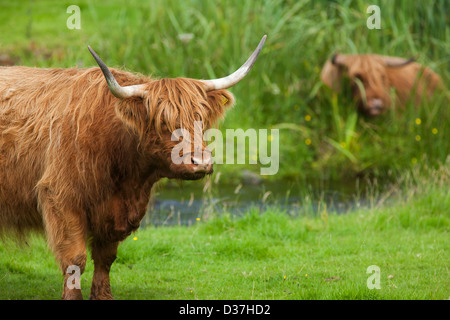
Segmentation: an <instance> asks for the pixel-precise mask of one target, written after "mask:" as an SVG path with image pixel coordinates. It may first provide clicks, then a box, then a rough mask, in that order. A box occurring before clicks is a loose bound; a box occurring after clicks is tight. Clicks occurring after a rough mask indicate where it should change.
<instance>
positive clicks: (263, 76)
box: [0, 0, 450, 180]
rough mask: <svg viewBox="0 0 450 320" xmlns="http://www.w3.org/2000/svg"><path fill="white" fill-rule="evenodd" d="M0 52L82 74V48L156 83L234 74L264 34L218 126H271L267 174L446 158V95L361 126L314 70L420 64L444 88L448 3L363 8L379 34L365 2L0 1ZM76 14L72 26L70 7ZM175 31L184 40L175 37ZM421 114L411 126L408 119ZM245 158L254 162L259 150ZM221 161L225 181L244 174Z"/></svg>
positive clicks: (393, 169) (364, 170)
mask: <svg viewBox="0 0 450 320" xmlns="http://www.w3.org/2000/svg"><path fill="white" fill-rule="evenodd" d="M0 4H1V5H0V6H1V10H0V21H1V23H0V35H1V36H0V54H6V56H9V57H12V58H14V59H15V60H16V63H17V64H22V65H28V66H37V67H73V66H78V67H87V66H94V65H95V62H94V60H93V59H92V57H91V55H90V54H89V52H88V50H87V45H91V46H92V47H93V48H94V49H95V50H97V52H98V53H99V54H100V56H101V57H102V58H103V59H104V60H105V61H106V63H107V64H108V65H109V66H111V67H122V68H126V69H128V70H133V71H136V72H140V73H143V74H152V75H153V76H156V77H179V76H185V77H191V78H202V79H204V78H214V77H221V76H224V75H227V74H229V73H230V72H232V71H234V70H235V69H236V68H237V67H238V66H240V64H242V63H243V62H244V61H245V59H246V58H247V57H248V55H249V54H250V53H251V52H252V50H253V49H254V48H255V46H256V45H257V43H258V42H259V40H260V39H261V37H262V36H263V35H264V34H267V35H268V39H267V42H266V45H265V47H264V50H263V51H262V53H261V56H260V57H259V59H258V61H257V63H256V65H255V68H254V69H253V70H252V72H251V74H250V75H249V76H248V77H247V78H246V79H245V81H242V82H241V83H240V84H239V85H237V86H235V87H233V88H232V89H231V91H232V92H233V93H234V95H235V96H236V101H237V104H236V106H235V108H234V110H232V111H230V112H229V113H228V114H227V117H226V119H225V121H224V122H223V123H222V124H221V125H220V128H232V129H237V128H243V129H244V130H246V129H248V128H256V129H260V128H262V129H269V128H280V170H279V172H278V174H277V175H275V176H269V177H267V178H271V179H280V178H291V179H295V178H297V179H302V178H311V177H314V178H316V177H320V178H324V179H340V178H342V177H347V178H348V177H354V176H356V175H359V176H361V175H363V176H364V175H365V176H369V175H370V176H377V177H382V176H387V175H388V174H394V175H396V174H398V173H400V172H403V171H404V170H409V169H410V168H411V167H414V166H421V165H426V166H438V165H439V164H442V163H444V162H445V161H446V157H447V155H448V153H449V151H450V150H449V143H448V135H449V134H450V129H449V126H448V125H447V124H448V119H449V117H450V115H449V109H448V102H449V101H448V99H447V98H446V97H445V96H444V95H442V96H438V97H436V98H435V99H434V100H432V101H424V103H423V104H422V105H421V106H420V108H417V109H416V108H414V107H412V106H409V107H408V108H407V110H405V111H404V112H401V113H400V114H395V113H389V114H387V115H385V116H383V117H380V118H379V119H375V120H374V119H366V118H364V117H361V116H358V115H357V114H356V113H355V107H354V106H353V105H352V101H351V98H350V97H349V95H348V94H343V95H338V96H336V95H334V94H333V93H332V92H331V91H330V90H328V88H326V87H325V86H323V85H322V83H321V81H320V78H319V74H320V70H321V68H322V66H323V64H324V63H325V61H326V60H327V59H329V58H330V56H331V55H332V54H333V53H334V52H336V51H339V52H341V53H379V54H386V55H394V56H401V57H410V56H417V57H418V61H419V62H421V63H423V64H424V65H427V66H429V67H431V68H432V69H434V70H435V71H437V72H438V73H440V75H441V76H442V78H443V80H444V82H445V83H448V82H449V79H450V72H449V68H448V63H449V56H448V52H450V30H449V28H450V27H449V26H450V23H449V15H448V3H447V2H446V1H445V0H425V1H406V0H397V1H389V0H382V1H379V0H377V1H372V2H371V3H370V4H374V5H379V6H380V8H381V29H379V30H377V29H374V30H370V29H368V28H367V26H366V22H367V19H368V17H369V16H370V14H368V13H367V12H366V10H367V6H368V4H367V3H366V1H363V0H353V1H325V0H322V1H305V0H299V1H284V0H266V1H237V0H232V1H230V0H220V1H204V0H190V1H179V0H170V1H167V0H152V1H136V0H127V1H121V0H114V1H91V0H81V1H70V2H65V1H52V0H44V1H38V2H37V1H25V0H22V1H13V2H11V1H6V0H0ZM72 4H75V5H78V6H79V7H80V10H81V29H79V30H77V29H73V30H70V29H68V28H67V26H66V21H67V20H68V18H69V17H70V16H71V14H70V13H67V12H66V11H67V7H68V6H69V5H72ZM183 34H192V36H193V37H192V39H191V40H190V41H188V40H184V41H183V40H182V39H183V37H182V35H183ZM417 119H419V120H417ZM247 157H253V158H254V157H258V155H257V154H256V155H255V154H251V155H247ZM246 163H247V165H226V164H225V165H220V166H218V167H217V169H218V170H217V171H222V172H224V173H229V174H224V175H222V179H224V180H225V179H229V180H232V179H234V178H235V177H239V173H240V171H241V170H242V169H243V168H247V169H249V170H252V171H254V172H259V165H249V164H248V163H249V161H246Z"/></svg>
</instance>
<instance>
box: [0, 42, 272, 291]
mask: <svg viewBox="0 0 450 320" xmlns="http://www.w3.org/2000/svg"><path fill="white" fill-rule="evenodd" d="M265 39H266V36H264V37H263V38H262V40H261V42H260V43H259V45H258V47H257V49H256V50H255V51H254V52H253V54H252V55H251V56H250V58H249V59H248V60H247V62H246V63H245V64H244V65H243V66H242V67H241V68H239V69H238V70H237V71H236V72H234V73H232V74H231V75H229V76H227V77H224V78H220V79H213V80H194V79H187V78H176V79H151V78H147V77H141V76H137V75H134V74H132V73H129V72H125V71H120V70H115V69H111V70H110V69H108V67H107V66H106V65H105V64H104V63H103V62H102V61H101V60H100V58H99V57H98V56H97V54H96V53H95V52H94V51H93V50H92V49H91V48H89V50H90V51H91V53H92V55H93V56H94V58H95V60H96V61H97V63H98V65H99V66H100V69H99V68H87V69H76V68H72V69H38V68H28V67H2V68H0V231H1V232H2V233H9V232H8V231H11V232H10V233H11V234H13V235H18V236H23V235H25V233H27V232H28V231H29V230H33V229H34V230H36V229H37V230H41V231H44V232H45V234H46V236H47V240H48V244H49V246H50V248H51V249H52V251H53V252H54V253H55V255H56V257H57V260H58V261H59V263H60V266H61V269H62V272H63V274H64V275H65V279H64V287H63V295H62V297H63V299H82V298H83V297H82V294H81V290H80V289H79V288H77V287H73V285H72V284H71V285H70V286H68V282H67V280H68V278H69V279H71V278H72V276H71V275H70V274H69V273H67V270H68V268H69V267H70V270H71V271H73V270H76V269H77V268H79V269H78V270H79V271H80V273H82V272H83V270H84V268H85V264H86V247H87V243H88V239H89V244H90V247H91V251H92V258H93V260H94V276H93V280H92V287H91V293H90V298H91V299H112V295H111V288H110V282H109V270H110V267H111V264H112V263H113V261H114V260H115V258H116V253H117V247H118V245H119V242H121V241H122V240H124V239H125V238H126V237H127V236H129V235H130V234H131V232H133V231H135V230H136V229H137V228H138V227H139V224H140V221H141V219H142V218H143V216H144V214H145V212H146V208H147V204H148V201H149V198H150V192H151V189H152V186H153V185H154V184H155V183H156V182H157V181H158V180H160V179H161V178H163V177H167V178H173V179H190V180H195V179H200V178H202V177H204V176H205V175H207V174H210V173H211V172H212V160H211V153H210V152H209V151H208V150H207V149H206V148H205V145H204V144H203V141H202V148H203V150H202V153H201V154H202V155H203V156H202V157H201V158H200V159H199V158H198V157H195V156H194V153H195V152H194V151H193V144H192V148H191V150H190V151H192V152H191V153H188V154H180V156H183V157H189V158H188V159H189V161H187V162H186V161H183V162H182V163H180V164H176V163H174V162H173V161H171V151H172V149H173V147H174V146H175V144H177V143H178V142H176V141H172V132H174V130H176V129H179V128H183V129H185V130H187V131H188V132H190V133H191V134H193V132H194V122H195V121H202V124H203V127H204V128H205V129H206V128H207V127H208V126H211V125H212V124H213V123H214V122H215V121H216V120H217V119H218V118H219V117H220V116H222V114H223V113H224V111H225V109H226V108H228V107H230V106H231V105H232V104H233V102H234V99H233V96H232V94H231V93H230V92H228V91H227V90H225V89H227V88H229V87H231V86H233V85H235V84H236V83H238V82H239V81H240V80H241V79H242V78H243V77H244V76H245V75H246V74H247V73H248V72H249V71H250V68H251V67H252V66H253V64H254V62H255V60H256V58H257V56H258V54H259V52H260V51H261V49H262V46H263V44H264V41H265ZM103 77H105V78H106V82H105V79H104V78H103ZM119 83H120V85H119ZM183 138H184V137H183ZM192 140H194V139H192ZM202 140H203V139H202ZM189 143H190V144H191V142H189ZM196 147H197V146H196ZM182 151H183V150H182ZM74 268H75V269H74Z"/></svg>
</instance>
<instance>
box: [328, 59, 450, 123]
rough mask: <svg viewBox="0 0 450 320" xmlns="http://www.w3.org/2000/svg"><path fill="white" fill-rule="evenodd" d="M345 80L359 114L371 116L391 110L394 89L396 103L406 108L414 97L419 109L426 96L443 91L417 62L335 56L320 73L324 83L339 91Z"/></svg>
mask: <svg viewBox="0 0 450 320" xmlns="http://www.w3.org/2000/svg"><path fill="white" fill-rule="evenodd" d="M344 76H345V77H348V78H349V79H350V80H351V86H352V94H353V97H354V99H355V100H356V102H357V104H358V108H359V111H361V112H362V113H364V114H367V115H369V116H377V115H380V114H382V113H384V112H385V111H386V110H387V109H388V108H389V107H390V106H391V104H392V101H391V95H390V91H391V88H394V89H395V92H396V98H397V99H398V100H397V101H398V103H399V104H400V106H402V107H403V106H404V105H405V103H406V102H407V101H408V100H409V99H410V98H411V95H412V94H413V93H415V95H414V96H412V98H413V99H414V103H415V104H416V105H417V104H419V102H420V100H421V98H422V96H423V95H424V93H426V95H427V96H430V95H431V94H432V93H433V92H434V91H435V90H436V89H437V88H439V87H440V88H442V87H443V85H442V81H441V78H440V77H439V76H438V75H437V74H436V73H434V72H433V71H431V70H430V69H429V68H426V67H423V66H421V65H420V64H418V63H416V62H414V59H409V60H407V59H403V58H397V57H387V56H380V55H375V54H354V55H346V54H335V55H334V56H333V57H332V58H331V60H328V61H327V62H326V63H325V65H324V67H323V69H322V73H321V78H322V81H323V82H324V83H325V84H326V85H328V86H329V87H330V88H332V89H333V90H335V91H340V88H341V79H342V77H344Z"/></svg>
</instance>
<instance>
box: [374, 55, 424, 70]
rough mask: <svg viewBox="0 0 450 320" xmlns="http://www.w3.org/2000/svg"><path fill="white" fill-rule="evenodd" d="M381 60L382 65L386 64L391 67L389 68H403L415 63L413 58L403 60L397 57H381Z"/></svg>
mask: <svg viewBox="0 0 450 320" xmlns="http://www.w3.org/2000/svg"><path fill="white" fill-rule="evenodd" d="M381 58H382V59H383V61H384V63H386V66H387V67H391V68H397V67H403V66H406V65H408V64H410V63H411V62H415V61H416V58H414V57H413V58H409V59H404V58H398V57H388V56H381Z"/></svg>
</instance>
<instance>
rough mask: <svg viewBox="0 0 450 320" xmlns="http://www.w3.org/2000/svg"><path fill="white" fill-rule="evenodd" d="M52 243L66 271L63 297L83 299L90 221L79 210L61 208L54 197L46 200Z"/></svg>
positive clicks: (46, 212) (45, 209)
mask: <svg viewBox="0 0 450 320" xmlns="http://www.w3.org/2000/svg"><path fill="white" fill-rule="evenodd" d="M42 209H43V218H44V224H45V231H46V234H47V239H48V244H49V246H50V248H51V249H52V250H53V252H54V253H55V255H56V258H57V260H58V261H59V263H60V266H61V271H62V273H63V275H64V285H63V294H62V298H63V299H64V300H81V299H83V295H82V294H81V286H80V283H81V281H80V276H81V274H82V273H83V272H84V268H85V266H86V257H87V255H86V221H85V218H84V216H83V215H82V214H80V213H78V212H77V211H71V210H67V209H58V208H57V207H56V206H55V205H54V204H53V201H50V200H48V199H44V201H43V203H42Z"/></svg>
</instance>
